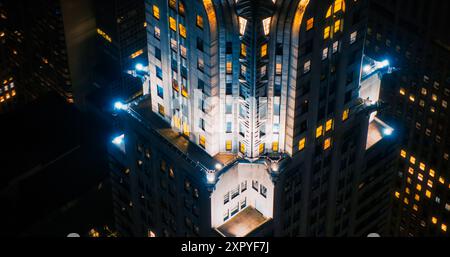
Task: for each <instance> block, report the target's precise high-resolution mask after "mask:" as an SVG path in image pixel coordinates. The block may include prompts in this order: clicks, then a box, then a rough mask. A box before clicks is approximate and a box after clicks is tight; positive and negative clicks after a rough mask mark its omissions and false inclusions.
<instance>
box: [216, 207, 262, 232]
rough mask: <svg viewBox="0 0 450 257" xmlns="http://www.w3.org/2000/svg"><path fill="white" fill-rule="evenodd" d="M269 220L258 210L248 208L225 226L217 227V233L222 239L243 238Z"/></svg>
mask: <svg viewBox="0 0 450 257" xmlns="http://www.w3.org/2000/svg"><path fill="white" fill-rule="evenodd" d="M269 220H270V219H269V218H266V217H264V215H262V214H261V213H260V212H259V211H258V210H256V209H255V208H253V207H252V206H248V207H247V208H245V209H244V210H243V211H241V212H240V213H239V214H237V215H236V216H234V217H233V218H231V219H230V220H229V221H227V222H226V223H225V224H223V225H222V226H220V227H218V228H217V231H218V232H219V233H220V234H221V235H223V236H224V237H245V236H247V235H248V234H250V233H252V232H253V231H255V230H256V229H258V228H259V227H261V226H262V225H264V224H265V223H266V222H268V221H269Z"/></svg>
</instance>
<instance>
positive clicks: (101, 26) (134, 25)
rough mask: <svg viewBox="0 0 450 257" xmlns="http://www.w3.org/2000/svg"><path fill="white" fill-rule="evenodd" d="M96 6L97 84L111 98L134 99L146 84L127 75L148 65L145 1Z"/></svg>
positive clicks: (106, 0)
mask: <svg viewBox="0 0 450 257" xmlns="http://www.w3.org/2000/svg"><path fill="white" fill-rule="evenodd" d="M94 6H95V17H96V22H97V28H96V30H97V48H96V52H97V60H98V63H97V67H96V83H97V84H98V85H99V86H100V87H103V88H108V89H109V92H108V93H109V94H110V97H111V98H117V99H120V98H122V99H128V98H132V97H133V96H135V95H136V93H137V92H140V91H141V90H140V89H141V85H142V83H141V82H140V80H138V79H135V78H133V77H132V76H130V75H129V74H127V72H128V71H129V70H132V69H134V67H135V66H136V64H138V63H141V64H142V65H144V66H145V65H147V62H148V59H147V32H146V22H145V4H144V0H113V1H111V0H95V1H94Z"/></svg>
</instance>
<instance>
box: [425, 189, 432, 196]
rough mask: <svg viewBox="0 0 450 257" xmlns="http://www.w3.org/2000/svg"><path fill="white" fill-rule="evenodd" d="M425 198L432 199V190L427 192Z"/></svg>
mask: <svg viewBox="0 0 450 257" xmlns="http://www.w3.org/2000/svg"><path fill="white" fill-rule="evenodd" d="M425 196H426V197H427V198H431V191H430V190H427V191H426V192H425Z"/></svg>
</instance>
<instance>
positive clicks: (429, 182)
mask: <svg viewBox="0 0 450 257" xmlns="http://www.w3.org/2000/svg"><path fill="white" fill-rule="evenodd" d="M427 185H428V186H429V187H431V188H433V181H431V180H428V182H427Z"/></svg>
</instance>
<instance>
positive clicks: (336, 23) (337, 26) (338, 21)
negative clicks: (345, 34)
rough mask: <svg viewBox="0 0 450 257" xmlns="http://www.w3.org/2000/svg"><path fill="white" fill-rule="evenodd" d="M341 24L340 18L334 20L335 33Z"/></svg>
mask: <svg viewBox="0 0 450 257" xmlns="http://www.w3.org/2000/svg"><path fill="white" fill-rule="evenodd" d="M341 26H342V21H341V20H337V21H335V22H334V33H337V32H339V31H340V30H341Z"/></svg>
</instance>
